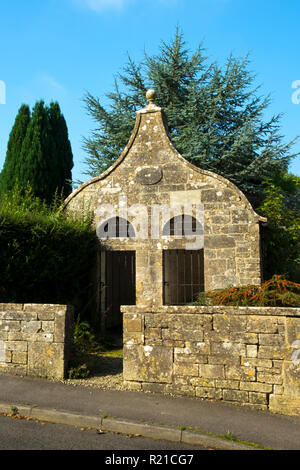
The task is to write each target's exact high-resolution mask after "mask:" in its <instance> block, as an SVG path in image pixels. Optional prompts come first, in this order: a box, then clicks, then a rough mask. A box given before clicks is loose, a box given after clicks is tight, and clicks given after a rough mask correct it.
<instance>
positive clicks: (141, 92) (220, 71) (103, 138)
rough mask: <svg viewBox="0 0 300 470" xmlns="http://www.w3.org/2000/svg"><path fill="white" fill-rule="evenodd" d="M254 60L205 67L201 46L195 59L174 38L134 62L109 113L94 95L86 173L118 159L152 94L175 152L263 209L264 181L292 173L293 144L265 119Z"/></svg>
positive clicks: (180, 40)
mask: <svg viewBox="0 0 300 470" xmlns="http://www.w3.org/2000/svg"><path fill="white" fill-rule="evenodd" d="M248 67H249V60H248V57H245V58H241V59H240V58H238V59H235V58H233V57H232V56H230V57H229V58H228V60H227V62H226V64H225V66H224V67H220V66H218V65H217V64H216V63H212V64H210V63H207V58H206V57H205V56H204V54H203V49H202V46H201V45H200V46H199V48H198V49H196V51H195V52H193V53H191V52H190V51H189V50H188V49H187V48H186V45H185V42H184V39H183V35H182V34H181V33H180V32H179V30H177V31H176V35H175V37H174V39H173V40H172V41H171V42H170V43H165V42H163V43H162V44H161V48H160V52H159V54H158V55H156V56H148V55H147V54H145V56H144V58H143V60H142V61H141V62H140V63H139V64H136V63H134V61H133V60H132V59H131V58H130V57H129V59H128V62H127V64H126V65H125V67H124V69H123V73H121V74H119V77H118V80H116V81H115V89H114V91H113V92H112V93H109V94H108V95H107V97H108V99H109V101H110V107H109V108H105V107H104V106H103V105H102V103H101V102H100V100H99V99H98V98H96V97H94V96H93V95H91V94H90V93H88V94H87V95H86V96H85V99H84V101H85V104H86V107H87V111H88V114H89V115H90V116H91V117H92V118H93V120H94V121H95V123H96V129H95V130H94V131H93V132H92V134H91V136H90V137H88V138H86V139H85V140H84V147H85V149H86V150H87V153H88V157H87V159H86V162H87V171H86V174H88V175H89V176H96V175H98V174H99V173H101V172H102V171H103V170H105V169H106V168H107V167H108V166H109V165H111V164H112V162H113V161H114V160H115V159H116V158H117V157H118V156H119V155H120V153H121V152H122V150H123V149H124V147H125V146H126V144H127V142H128V139H129V137H130V134H131V132H132V129H133V123H134V120H135V111H136V110H137V109H139V108H141V107H143V106H145V104H146V100H145V94H146V90H147V89H148V88H154V89H155V90H156V93H157V100H156V103H157V105H159V106H161V107H162V108H163V109H164V111H165V113H166V115H167V119H168V125H169V131H170V136H171V138H172V140H173V142H174V145H175V147H176V148H177V150H178V151H179V152H180V153H181V154H182V155H183V156H184V157H185V158H186V159H187V160H189V161H190V162H192V163H193V164H195V165H196V166H198V167H200V168H203V169H205V170H209V171H212V172H215V173H218V174H220V175H222V176H224V177H225V178H228V179H229V180H231V181H232V182H233V183H235V184H236V185H237V186H238V187H239V188H240V189H241V190H242V191H243V192H244V193H245V194H246V195H247V196H248V198H249V199H250V201H251V202H252V203H254V205H255V206H256V207H257V206H258V205H259V204H260V203H261V201H262V198H263V186H262V181H263V180H265V179H266V178H275V177H278V176H279V175H280V174H282V173H284V172H285V171H286V170H287V169H288V164H289V162H290V161H291V159H292V158H293V157H294V156H296V155H293V154H292V153H291V147H292V145H293V143H294V141H293V142H290V143H287V144H285V143H284V142H283V140H282V137H281V135H280V133H279V123H280V115H278V116H274V117H273V118H271V119H270V120H268V121H265V120H264V111H265V109H266V108H267V107H268V105H269V102H270V100H269V97H261V96H259V94H258V88H257V87H256V86H255V84H254V83H255V82H254V79H255V77H254V76H253V74H252V73H250V72H249V70H248Z"/></svg>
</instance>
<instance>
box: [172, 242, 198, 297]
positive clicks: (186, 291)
mask: <svg viewBox="0 0 300 470" xmlns="http://www.w3.org/2000/svg"><path fill="white" fill-rule="evenodd" d="M163 281H164V305H185V304H187V303H189V302H193V301H194V300H195V297H196V295H197V294H198V293H199V292H203V291H204V251H203V249H202V250H164V252H163Z"/></svg>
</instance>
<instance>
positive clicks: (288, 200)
mask: <svg viewBox="0 0 300 470" xmlns="http://www.w3.org/2000/svg"><path fill="white" fill-rule="evenodd" d="M264 186H265V190H264V194H265V199H264V202H263V204H262V205H261V206H260V207H259V208H258V211H259V212H260V213H261V214H262V215H264V216H265V217H267V219H268V224H267V226H265V227H263V230H262V244H263V265H264V275H265V277H266V278H269V277H270V276H273V275H274V274H275V273H277V274H283V275H285V276H287V277H288V278H289V279H293V280H298V281H300V178H299V177H297V176H294V175H291V174H284V175H281V176H280V177H279V178H277V180H276V181H275V182H274V181H272V180H267V181H265V183H264Z"/></svg>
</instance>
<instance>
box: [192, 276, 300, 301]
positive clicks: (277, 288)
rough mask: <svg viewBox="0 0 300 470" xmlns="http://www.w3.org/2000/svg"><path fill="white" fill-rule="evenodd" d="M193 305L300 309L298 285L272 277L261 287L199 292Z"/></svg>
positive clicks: (279, 277)
mask: <svg viewBox="0 0 300 470" xmlns="http://www.w3.org/2000/svg"><path fill="white" fill-rule="evenodd" d="M193 305H233V306H249V307H300V284H297V283H295V282H291V281H288V280H286V279H283V277H282V276H280V275H274V276H273V277H272V279H270V280H268V281H266V282H264V283H263V284H262V285H261V286H252V285H248V286H241V287H230V288H228V289H220V290H216V291H210V292H201V293H200V294H199V295H198V297H197V300H196V301H195V302H194V304H193Z"/></svg>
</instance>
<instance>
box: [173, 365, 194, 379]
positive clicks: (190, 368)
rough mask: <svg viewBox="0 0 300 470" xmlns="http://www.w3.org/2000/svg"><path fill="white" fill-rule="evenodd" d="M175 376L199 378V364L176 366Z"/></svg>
mask: <svg viewBox="0 0 300 470" xmlns="http://www.w3.org/2000/svg"><path fill="white" fill-rule="evenodd" d="M174 374H175V375H182V376H196V377H197V376H198V364H188V363H184V362H182V363H180V364H178V363H177V364H176V363H175V364H174Z"/></svg>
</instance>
